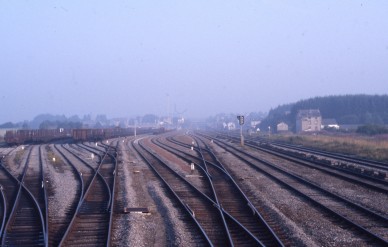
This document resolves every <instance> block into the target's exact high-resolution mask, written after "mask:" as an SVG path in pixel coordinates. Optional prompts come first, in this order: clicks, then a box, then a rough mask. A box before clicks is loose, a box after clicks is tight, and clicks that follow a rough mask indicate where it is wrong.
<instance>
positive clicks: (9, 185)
mask: <svg viewBox="0 0 388 247" xmlns="http://www.w3.org/2000/svg"><path fill="white" fill-rule="evenodd" d="M18 188H19V184H18V181H17V180H16V179H15V177H14V176H12V174H10V173H9V172H8V170H7V169H6V168H4V166H3V163H2V161H1V162H0V193H1V197H0V198H1V204H0V209H1V211H0V212H1V228H0V240H1V239H2V236H3V233H4V229H5V224H6V222H7V221H8V219H9V216H10V213H11V211H10V209H12V205H13V204H14V203H15V200H16V196H17V193H18V190H19V189H18Z"/></svg>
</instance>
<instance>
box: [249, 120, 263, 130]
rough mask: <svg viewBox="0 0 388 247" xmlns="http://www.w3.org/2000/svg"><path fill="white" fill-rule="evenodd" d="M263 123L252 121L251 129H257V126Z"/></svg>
mask: <svg viewBox="0 0 388 247" xmlns="http://www.w3.org/2000/svg"><path fill="white" fill-rule="evenodd" d="M260 123H261V121H260V120H252V121H251V127H252V128H256V126H257V125H259V124H260Z"/></svg>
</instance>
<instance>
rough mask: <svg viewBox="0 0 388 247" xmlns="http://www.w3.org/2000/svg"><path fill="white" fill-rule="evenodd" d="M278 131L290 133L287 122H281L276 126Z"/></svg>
mask: <svg viewBox="0 0 388 247" xmlns="http://www.w3.org/2000/svg"><path fill="white" fill-rule="evenodd" d="M276 131H277V132H286V131H288V124H286V123H285V122H280V123H278V124H277V125H276Z"/></svg>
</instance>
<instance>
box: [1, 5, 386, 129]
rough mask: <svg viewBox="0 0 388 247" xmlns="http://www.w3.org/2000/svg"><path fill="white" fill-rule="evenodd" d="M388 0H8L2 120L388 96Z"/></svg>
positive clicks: (208, 111) (240, 109)
mask: <svg viewBox="0 0 388 247" xmlns="http://www.w3.org/2000/svg"><path fill="white" fill-rule="evenodd" d="M387 13H388V1H386V0H381V1H373V0H368V1H358V0H343V1H339V0H326V1H322V0H319V1H318V0H316V1H315V0H306V1H302V0H300V1H292V0H283V1H276V0H263V1H260V0H256V1H244V0H239V1H227V0H226V1H225V0H224V1H211V0H207V1H198V0H197V1H168V0H166V1H147V0H145V1H125V0H121V1H95V0H91V1H72V0H63V1H51V0H50V1H42V0H40V1H32V0H31V1H19V0H17V1H15V0H9V1H4V0H0V82H1V92H0V105H1V113H0V123H3V122H6V121H22V120H24V119H28V120H30V119H32V118H33V117H34V116H35V115H37V114H40V113H52V114H65V115H67V116H70V115H73V114H78V115H80V116H82V115H83V114H89V113H92V114H94V115H95V114H99V113H106V114H107V115H108V117H118V116H135V115H142V114H145V113H155V114H158V115H165V114H166V113H167V101H168V100H167V95H169V101H170V106H171V107H170V109H171V111H172V112H173V108H174V104H175V105H176V107H177V109H178V110H179V111H183V110H184V109H187V112H186V116H187V117H190V116H194V117H201V116H203V117H206V116H209V115H213V114H216V113H219V112H226V113H232V112H233V113H248V112H251V111H268V110H269V109H270V108H271V107H276V106H277V105H279V104H284V103H290V102H294V101H297V100H299V99H305V98H309V97H314V96H324V95H334V94H335V95H337V94H356V93H366V94H387V93H388V18H387Z"/></svg>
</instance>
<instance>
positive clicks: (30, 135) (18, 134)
mask: <svg viewBox="0 0 388 247" xmlns="http://www.w3.org/2000/svg"><path fill="white" fill-rule="evenodd" d="M70 133H71V131H70V130H65V129H22V130H8V131H6V133H5V137H4V140H5V142H6V143H7V144H8V145H20V144H24V143H44V142H50V141H53V140H59V139H64V138H69V137H71V134H70Z"/></svg>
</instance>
